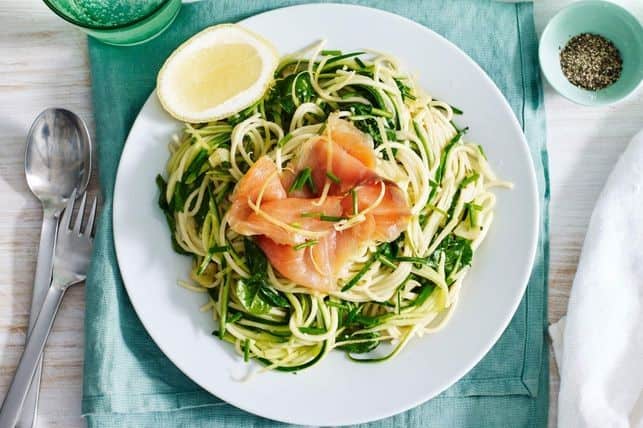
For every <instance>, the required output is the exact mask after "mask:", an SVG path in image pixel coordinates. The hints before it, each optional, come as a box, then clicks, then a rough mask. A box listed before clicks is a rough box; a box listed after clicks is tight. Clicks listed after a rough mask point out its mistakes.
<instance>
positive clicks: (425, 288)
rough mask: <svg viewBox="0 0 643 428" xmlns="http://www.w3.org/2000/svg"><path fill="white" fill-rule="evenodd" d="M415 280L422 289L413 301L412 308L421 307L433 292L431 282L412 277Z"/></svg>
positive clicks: (416, 276)
mask: <svg viewBox="0 0 643 428" xmlns="http://www.w3.org/2000/svg"><path fill="white" fill-rule="evenodd" d="M414 277H415V280H416V281H418V282H419V283H420V284H422V286H421V287H422V288H421V289H420V292H419V293H418V295H417V297H416V298H415V300H414V301H413V303H412V305H413V306H422V304H424V302H426V299H428V298H429V296H430V295H431V293H433V290H435V284H433V283H432V282H431V281H429V280H428V279H426V278H424V277H421V276H419V275H414Z"/></svg>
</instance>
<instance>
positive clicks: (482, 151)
mask: <svg viewBox="0 0 643 428" xmlns="http://www.w3.org/2000/svg"><path fill="white" fill-rule="evenodd" d="M478 151H479V152H480V154H481V155H482V157H483V158H485V159H487V155H486V154H485V152H484V149H483V148H482V146H481V145H480V144H478Z"/></svg>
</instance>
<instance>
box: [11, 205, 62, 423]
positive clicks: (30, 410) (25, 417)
mask: <svg viewBox="0 0 643 428" xmlns="http://www.w3.org/2000/svg"><path fill="white" fill-rule="evenodd" d="M59 215H60V210H58V209H52V208H47V207H45V208H44V210H43V215H42V229H41V230H40V245H38V261H37V262H36V275H35V278H34V284H33V295H32V297H31V312H30V314H29V333H31V329H32V328H33V325H34V323H35V322H36V317H37V316H38V312H39V311H40V307H41V306H42V302H43V300H44V299H45V296H46V295H47V290H48V289H49V284H51V271H52V267H53V263H54V247H55V246H56V234H57V232H58V230H57V229H58V217H59ZM41 372H42V358H40V362H39V363H38V368H37V369H36V373H35V374H34V378H33V380H32V381H31V388H29V393H28V394H27V398H26V399H25V402H24V404H23V406H22V415H21V416H20V420H19V421H18V423H17V427H18V428H35V426H36V416H37V413H38V396H39V395H40V375H41Z"/></svg>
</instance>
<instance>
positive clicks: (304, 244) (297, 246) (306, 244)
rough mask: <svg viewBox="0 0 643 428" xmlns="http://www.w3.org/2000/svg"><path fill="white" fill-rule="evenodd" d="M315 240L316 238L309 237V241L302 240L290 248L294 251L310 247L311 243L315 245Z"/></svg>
mask: <svg viewBox="0 0 643 428" xmlns="http://www.w3.org/2000/svg"><path fill="white" fill-rule="evenodd" d="M317 242H318V241H317V240H316V239H311V240H310V241H306V242H302V243H301V244H297V245H295V246H294V247H292V249H293V250H295V251H299V250H303V249H304V248H306V247H312V246H313V245H316V244H317Z"/></svg>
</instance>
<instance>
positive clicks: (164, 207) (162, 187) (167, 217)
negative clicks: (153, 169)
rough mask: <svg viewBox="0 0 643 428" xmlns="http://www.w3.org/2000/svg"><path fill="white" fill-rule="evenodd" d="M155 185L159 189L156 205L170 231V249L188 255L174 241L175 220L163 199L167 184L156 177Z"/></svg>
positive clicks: (158, 176) (159, 177)
mask: <svg viewBox="0 0 643 428" xmlns="http://www.w3.org/2000/svg"><path fill="white" fill-rule="evenodd" d="M156 185H157V187H158V189H159V199H158V204H159V207H160V208H161V210H162V211H163V213H164V214H165V221H166V222H167V226H168V228H169V229H170V236H171V239H172V249H173V250H174V252H176V253H178V254H182V255H190V254H191V253H189V252H188V251H185V250H184V249H183V247H181V246H180V245H179V243H178V242H177V240H176V220H175V218H174V212H173V211H172V209H171V207H170V205H169V204H168V203H167V200H166V199H165V193H166V191H167V183H166V182H165V180H164V179H163V177H161V175H160V174H159V175H157V176H156Z"/></svg>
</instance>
